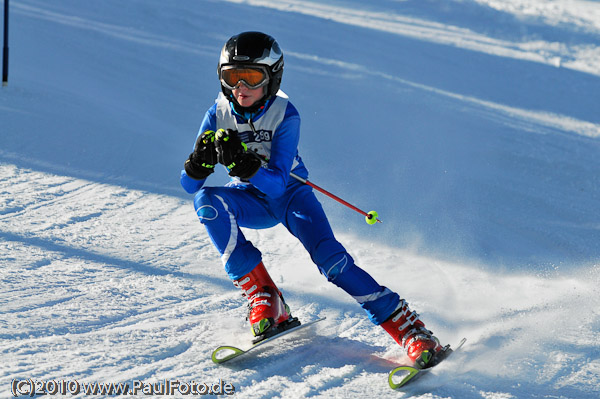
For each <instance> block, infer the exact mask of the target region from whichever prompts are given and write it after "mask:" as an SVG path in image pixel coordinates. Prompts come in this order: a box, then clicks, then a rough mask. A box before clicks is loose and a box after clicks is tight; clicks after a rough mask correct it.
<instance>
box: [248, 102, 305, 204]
mask: <svg viewBox="0 0 600 399" xmlns="http://www.w3.org/2000/svg"><path fill="white" fill-rule="evenodd" d="M299 140H300V115H299V114H298V111H297V110H296V108H295V107H294V106H293V105H292V104H291V103H288V106H287V109H286V112H285V117H284V118H283V121H282V122H281V123H280V124H279V126H278V127H277V129H276V130H275V132H274V134H273V141H272V142H271V158H270V159H269V163H268V164H267V167H266V168H265V167H262V168H260V169H259V170H258V172H256V174H255V175H254V176H253V177H252V178H250V183H252V184H253V185H254V186H255V187H256V188H258V189H259V190H260V191H262V192H263V193H265V194H266V195H267V196H269V197H271V198H277V197H280V196H281V195H283V193H284V192H285V189H286V186H287V183H288V180H289V179H290V171H291V170H292V165H293V163H294V158H295V157H296V156H297V154H298V142H299Z"/></svg>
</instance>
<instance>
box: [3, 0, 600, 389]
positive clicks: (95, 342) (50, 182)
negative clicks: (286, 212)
mask: <svg viewBox="0 0 600 399" xmlns="http://www.w3.org/2000/svg"><path fill="white" fill-rule="evenodd" d="M10 12H11V15H10V70H9V84H8V86H6V87H2V89H1V90H0V282H1V284H2V289H1V290H0V396H1V397H11V396H12V395H13V393H12V392H11V390H12V389H13V388H15V387H16V385H19V384H16V383H15V382H19V381H21V380H29V379H32V380H36V381H56V382H60V381H65V382H72V381H77V382H78V383H81V384H90V383H113V382H114V383H130V384H132V383H134V382H138V383H140V382H143V383H147V384H151V383H156V384H157V387H158V386H159V385H160V384H161V383H162V384H166V383H167V381H169V383H170V382H171V381H173V382H175V381H179V382H180V383H181V384H182V385H183V386H190V385H189V384H190V383H191V382H195V383H196V384H197V386H202V384H206V385H208V386H211V387H212V386H213V385H215V384H219V383H220V384H221V387H222V386H223V384H230V385H231V386H233V387H235V391H234V392H235V393H234V397H239V398H304V397H323V398H354V397H374V398H381V397H395V396H398V397H409V396H410V397H416V398H427V399H441V398H454V399H458V398H461V399H462V398H467V399H475V398H477V399H479V398H484V399H499V398H503V399H504V398H519V399H521V398H525V399H527V398H531V399H534V398H535V399H537V398H582V399H587V398H590V399H592V398H593V399H596V398H598V397H599V396H600V177H599V176H600V156H599V153H600V141H599V140H600V106H599V104H600V67H599V65H600V2H598V1H583V0H572V1H568V0H548V1H545V0H544V1H543V0H507V1H494V0H448V1H443V2H439V1H433V0H419V1H417V0H405V1H392V0H372V1H368V2H365V1H358V0H332V1H327V2H317V1H300V0H280V1H276V2H275V1H265V0H229V1H218V0H213V1H193V0H180V1H173V2H165V1H159V0H128V1H119V0H104V1H95V2H91V1H85V2H84V1H76V0H61V1H53V2H48V1H42V0H15V1H11V2H10ZM246 30H259V31H264V32H267V33H269V34H271V35H273V36H274V37H276V38H277V40H278V41H279V43H280V44H281V46H282V48H283V51H284V54H285V74H284V78H283V84H282V89H283V90H284V91H285V92H286V93H287V94H288V95H289V96H290V98H291V100H292V102H293V103H294V104H295V105H296V107H297V108H298V109H299V111H300V113H301V116H302V118H303V119H302V136H301V141H300V153H301V155H302V157H303V159H304V160H305V162H306V164H307V166H308V168H309V171H310V179H311V180H312V181H314V182H315V183H317V184H319V185H321V186H323V187H324V188H326V189H328V190H330V191H332V192H334V193H335V194H336V195H339V196H340V197H342V198H344V199H346V200H348V201H349V202H351V203H353V204H355V205H356V206H358V207H360V208H363V209H365V210H367V211H369V210H371V209H375V210H377V211H378V212H379V215H380V218H381V219H382V220H383V223H378V224H376V225H374V226H369V225H367V224H365V223H364V219H363V218H362V217H361V216H360V215H358V214H356V213H354V212H353V211H351V210H349V209H347V208H345V207H343V206H341V205H339V204H338V203H336V202H334V201H332V200H331V199H329V198H327V197H324V196H322V195H320V194H318V195H319V198H320V199H321V202H322V203H323V205H324V207H325V210H326V212H327V214H328V215H329V218H330V221H331V224H332V226H333V228H334V231H335V233H336V236H337V238H338V239H339V240H340V241H341V242H342V243H344V245H345V246H346V247H347V248H348V249H349V251H350V253H351V255H352V256H353V257H354V258H355V260H356V262H357V264H359V265H360V266H361V267H363V268H364V269H366V270H367V271H369V273H371V274H372V275H373V276H374V277H375V278H376V279H377V280H378V281H379V282H380V283H382V284H385V285H386V286H388V287H389V288H391V289H393V290H395V291H397V292H398V293H399V294H400V295H401V296H402V297H403V298H405V299H406V300H407V301H408V302H409V303H410V305H411V307H412V308H414V309H416V310H417V311H418V312H419V313H420V315H421V317H422V319H423V320H424V321H425V322H426V324H427V326H428V327H429V328H430V329H432V330H433V331H434V332H435V333H436V335H437V336H438V337H439V338H440V339H441V340H442V342H443V343H449V344H456V343H458V342H459V340H460V339H461V338H462V337H466V338H467V344H466V345H465V346H464V348H463V350H461V352H459V353H457V354H456V355H455V356H454V357H453V358H452V359H451V360H449V361H448V362H446V363H444V364H442V365H440V367H439V368H436V369H435V370H434V371H433V372H432V373H431V376H429V377H428V378H426V379H423V380H422V381H421V382H420V383H418V384H415V386H414V387H413V388H411V389H410V390H409V391H408V392H406V393H400V392H398V393H395V392H393V391H391V390H390V388H389V387H388V384H387V373H388V371H389V370H390V369H391V368H393V367H394V366H395V365H396V364H398V362H401V361H402V360H403V354H402V352H401V350H400V348H399V347H398V346H397V345H396V344H394V343H393V341H392V340H391V338H390V337H389V336H388V335H387V334H386V333H385V332H384V331H383V330H382V329H381V328H379V327H376V326H373V325H372V324H371V323H370V322H369V321H368V320H367V318H366V317H365V315H364V314H363V313H362V311H361V309H360V307H359V306H358V305H357V304H356V303H355V302H354V300H353V299H352V298H351V297H349V296H347V295H346V294H345V293H344V292H343V291H341V290H340V289H338V288H336V287H335V286H334V285H332V284H330V283H328V282H327V281H326V279H325V278H324V277H323V276H322V275H320V274H319V273H318V270H317V268H316V267H315V266H314V265H313V264H312V262H311V260H310V258H309V256H308V254H306V252H305V250H304V248H303V247H302V245H301V244H300V243H299V242H298V241H297V240H296V239H295V238H293V237H292V236H290V235H289V233H288V232H287V231H286V230H285V229H284V228H283V227H281V226H278V227H275V228H272V229H267V230H260V231H253V230H245V233H246V235H247V237H248V238H249V239H250V240H251V241H252V242H253V243H254V244H255V245H256V246H257V247H258V248H259V249H260V250H261V251H262V252H263V256H264V262H265V264H266V265H267V267H268V269H269V271H270V273H271V275H272V277H273V278H274V280H275V282H276V283H277V284H278V286H279V288H280V289H281V290H282V291H283V292H284V294H285V296H286V301H287V302H288V304H289V305H290V307H291V309H292V312H293V314H294V315H295V316H297V317H299V318H300V319H301V320H305V321H308V320H312V319H315V318H317V317H323V316H325V317H327V319H326V320H325V321H323V322H320V323H318V324H317V325H316V326H315V327H311V328H309V329H308V331H305V332H302V333H298V334H297V335H291V336H290V337H286V338H283V339H282V340H281V342H282V344H278V345H272V346H268V347H266V348H265V349H264V350H261V351H260V352H258V353H257V354H256V355H252V356H249V357H248V358H246V359H245V360H242V359H240V361H238V362H235V363H232V364H231V365H226V366H216V365H214V364H213V363H212V361H211V359H210V353H211V351H212V350H213V349H214V348H215V347H216V346H218V345H221V344H239V345H240V346H244V345H248V344H249V342H250V339H251V338H250V331H249V327H248V325H247V321H246V320H245V315H246V305H245V300H244V299H243V298H242V297H241V295H240V292H239V291H238V290H237V289H236V288H234V287H233V285H232V284H231V282H230V281H229V280H228V279H227V277H226V275H225V273H224V271H223V270H222V264H221V261H220V259H219V256H218V254H217V252H216V250H215V249H214V248H213V246H212V243H211V241H210V239H209V238H208V236H207V234H206V232H205V231H204V228H203V226H202V225H201V224H200V223H199V222H198V220H197V218H196V216H195V213H194V210H193V205H192V198H193V197H192V196H190V195H187V194H185V192H184V191H183V190H182V189H181V188H180V187H179V172H180V170H181V166H182V164H183V160H184V159H185V158H186V157H187V156H188V154H189V152H190V151H191V149H192V146H193V143H194V139H195V136H196V133H197V129H198V126H199V124H200V121H201V120H202V117H203V114H204V112H205V110H206V109H207V108H208V107H210V105H211V104H212V103H213V101H214V99H215V97H216V95H217V93H218V91H219V84H218V81H217V79H216V64H217V58H218V54H219V51H220V48H221V46H222V45H223V43H224V42H225V41H226V40H227V38H228V37H230V36H231V35H233V34H236V33H239V32H242V31H246ZM226 180H227V176H226V174H225V173H224V172H223V171H219V172H218V173H217V174H215V176H212V177H211V180H210V181H209V184H211V185H220V184H222V183H223V182H225V181H226ZM185 384H188V385H185ZM65 386H66V385H65ZM49 387H50V388H52V385H47V388H49ZM71 387H73V386H71ZM217 387H218V386H217ZM19 388H22V389H23V392H24V391H25V390H26V388H27V386H26V385H25V384H21V385H19ZM146 388H148V386H146ZM138 395H145V393H144V392H143V391H139V392H138ZM79 396H81V397H84V396H86V395H85V392H83V391H82V392H80V393H79ZM173 396H184V395H183V394H182V392H181V391H178V390H176V391H174V395H173ZM219 396H221V395H219Z"/></svg>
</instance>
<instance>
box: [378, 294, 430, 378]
mask: <svg viewBox="0 0 600 399" xmlns="http://www.w3.org/2000/svg"><path fill="white" fill-rule="evenodd" d="M381 327H383V328H384V330H385V331H387V332H388V334H390V335H391V336H392V338H394V340H395V341H396V342H397V343H398V344H399V345H400V346H401V347H403V348H404V349H405V350H406V353H407V355H408V357H409V358H410V360H412V361H413V362H414V363H415V367H417V368H427V367H431V366H434V365H435V355H436V354H437V353H438V352H439V351H441V350H442V346H441V345H440V341H439V340H438V339H437V338H436V337H434V336H433V333H432V332H431V331H429V330H427V329H426V328H425V324H424V323H423V322H422V321H421V320H419V315H418V314H417V312H411V311H410V309H409V307H408V303H406V301H405V300H404V299H402V300H400V304H398V307H397V308H396V310H395V311H394V313H392V315H391V316H390V317H389V318H388V319H387V320H386V321H385V322H383V323H382V324H381Z"/></svg>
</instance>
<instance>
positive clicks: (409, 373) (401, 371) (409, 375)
mask: <svg viewBox="0 0 600 399" xmlns="http://www.w3.org/2000/svg"><path fill="white" fill-rule="evenodd" d="M466 341H467V339H466V338H463V339H462V340H461V341H460V342H459V344H458V346H457V347H456V348H455V349H451V348H450V345H447V346H445V347H444V349H442V356H441V357H440V359H439V360H438V361H437V363H436V364H435V365H433V366H432V367H428V368H425V369H420V368H417V367H412V366H398V367H396V368H395V369H393V370H392V371H390V374H389V376H388V383H389V384H390V388H392V389H399V388H402V387H404V386H406V385H407V384H408V383H411V382H415V381H416V380H418V379H419V378H421V377H423V376H424V375H425V374H427V373H429V372H430V371H431V370H433V368H434V367H435V366H437V365H438V364H440V363H441V362H442V361H444V360H446V359H447V358H448V357H449V356H450V355H452V353H454V352H456V351H457V350H459V349H460V348H462V346H463V345H464V344H465V342H466ZM396 375H398V376H401V375H403V377H401V378H402V379H401V380H400V381H399V382H394V377H396ZM397 380H398V379H397V378H396V381H397Z"/></svg>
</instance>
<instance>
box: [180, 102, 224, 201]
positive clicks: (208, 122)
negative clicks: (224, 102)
mask: <svg viewBox="0 0 600 399" xmlns="http://www.w3.org/2000/svg"><path fill="white" fill-rule="evenodd" d="M216 108H217V107H216V105H213V106H212V107H211V108H210V109H209V110H208V111H206V114H204V119H203V120H202V123H201V124H200V130H198V134H197V135H196V140H198V137H200V135H201V134H202V132H204V131H206V130H215V129H216V125H217V118H216V116H215V110H216ZM196 140H194V146H195V145H196ZM192 151H193V147H192ZM205 181H206V179H204V180H194V179H192V178H191V177H189V176H188V175H187V173H185V170H183V169H182V170H181V178H180V180H179V182H180V183H181V186H182V187H183V189H184V190H185V191H186V192H187V193H188V194H194V193H195V192H197V191H198V190H200V189H201V188H202V186H203V185H204V182H205Z"/></svg>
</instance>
